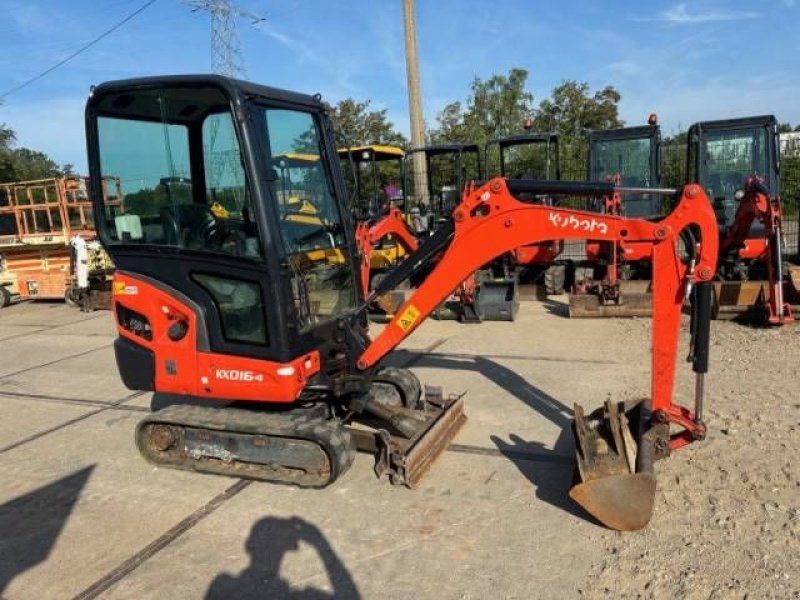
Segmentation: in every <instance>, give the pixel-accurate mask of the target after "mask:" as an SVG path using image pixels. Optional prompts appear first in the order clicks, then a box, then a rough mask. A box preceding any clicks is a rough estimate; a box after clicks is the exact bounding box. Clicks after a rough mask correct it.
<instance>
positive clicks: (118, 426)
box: [0, 411, 231, 600]
mask: <svg viewBox="0 0 800 600" xmlns="http://www.w3.org/2000/svg"><path fill="white" fill-rule="evenodd" d="M138 417H139V414H138V413H128V412H123V411H105V412H102V413H100V414H97V415H95V416H92V417H89V418H88V419H86V420H84V421H81V422H79V423H76V424H75V425H73V426H70V427H67V428H64V429H62V430H60V431H58V432H56V433H53V434H51V435H49V436H47V437H43V438H40V439H39V440H36V441H35V442H31V443H30V444H26V445H24V446H22V447H20V448H17V449H15V450H12V451H10V452H6V453H4V454H1V455H0V529H1V530H2V531H3V536H2V537H1V538H0V557H2V560H0V565H2V566H0V577H2V579H5V582H8V587H6V588H5V589H4V591H3V592H2V593H3V596H4V597H7V598H13V599H14V600H16V599H24V598H37V599H38V598H70V597H72V596H74V595H75V594H77V593H78V592H80V591H81V590H83V589H84V588H85V587H87V586H89V585H90V584H92V583H93V582H94V581H96V580H97V579H99V578H100V577H102V576H103V575H104V574H105V573H106V572H108V571H109V570H111V569H112V568H113V567H115V566H116V565H117V564H119V563H120V562H122V561H123V560H124V559H125V558H127V557H128V556H130V555H131V554H133V553H134V552H135V551H136V550H137V549H139V548H140V547H142V546H144V545H145V544H147V543H148V542H150V541H152V540H153V539H155V538H157V537H158V536H159V535H161V534H162V533H163V532H165V531H167V530H168V529H169V528H170V527H172V526H173V525H175V523H177V522H179V521H180V520H181V519H183V518H184V517H185V516H186V515H187V514H189V513H191V512H192V511H194V510H195V509H196V508H198V507H199V506H202V505H203V504H204V503H205V502H206V501H207V500H208V499H209V498H211V497H213V496H214V495H215V494H217V493H218V492H220V491H221V490H223V489H225V488H226V487H228V486H229V485H230V484H231V481H230V480H227V479H225V478H221V477H211V476H202V475H195V474H192V473H183V472H179V471H168V470H163V469H155V468H153V467H152V466H150V465H148V464H147V463H146V462H145V461H143V460H141V459H139V457H138V454H137V452H136V448H135V446H134V443H133V427H134V425H135V423H136V420H137V419H138ZM2 579H0V588H2V587H3V586H2V583H3V581H2Z"/></svg>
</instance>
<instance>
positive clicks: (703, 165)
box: [686, 115, 780, 237]
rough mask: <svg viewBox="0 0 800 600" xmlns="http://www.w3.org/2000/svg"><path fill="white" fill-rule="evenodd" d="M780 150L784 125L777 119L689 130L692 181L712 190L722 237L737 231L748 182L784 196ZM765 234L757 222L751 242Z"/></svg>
mask: <svg viewBox="0 0 800 600" xmlns="http://www.w3.org/2000/svg"><path fill="white" fill-rule="evenodd" d="M778 148H779V144H778V122H777V120H776V119H775V117H774V116H772V115H765V116H759V117H744V118H739V119H725V120H721V121H703V122H700V123H695V124H694V125H692V126H691V127H690V128H689V145H688V149H687V158H686V160H687V162H686V174H687V180H688V181H696V182H698V183H699V184H700V185H702V186H703V187H704V188H705V189H706V192H707V193H708V196H709V198H711V200H712V202H713V203H714V212H715V213H716V214H717V220H718V221H719V225H720V229H721V231H723V232H724V231H725V230H727V229H729V228H730V227H731V226H732V225H733V222H734V220H735V217H736V209H737V207H738V206H739V199H738V198H737V197H736V193H737V192H739V191H742V190H744V186H745V182H746V180H747V178H748V177H753V176H755V177H758V178H759V179H760V180H761V181H762V183H763V184H764V185H765V186H766V188H767V189H768V190H769V193H770V194H771V195H773V196H777V195H778V194H780V178H779V174H778V164H779V156H778ZM759 230H761V231H760V232H759ZM762 233H763V227H762V226H761V224H760V223H758V222H757V221H756V222H754V223H753V225H752V229H751V231H750V235H749V237H758V236H759V235H761V234H762Z"/></svg>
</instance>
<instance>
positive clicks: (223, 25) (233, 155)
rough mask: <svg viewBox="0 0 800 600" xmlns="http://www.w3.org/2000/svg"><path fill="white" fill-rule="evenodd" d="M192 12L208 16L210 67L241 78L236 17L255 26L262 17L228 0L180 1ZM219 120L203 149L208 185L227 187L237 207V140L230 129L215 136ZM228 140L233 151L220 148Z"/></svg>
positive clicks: (239, 192) (240, 198) (239, 183)
mask: <svg viewBox="0 0 800 600" xmlns="http://www.w3.org/2000/svg"><path fill="white" fill-rule="evenodd" d="M182 2H183V4H185V5H186V6H188V7H189V8H191V9H192V12H198V11H201V10H202V11H206V12H208V13H209V14H210V15H211V70H212V71H213V72H214V73H219V74H220V75H226V76H227V77H242V76H243V75H244V74H245V69H244V60H243V59H242V49H241V44H240V43H239V31H238V30H237V27H236V24H237V20H238V19H247V20H249V21H250V24H251V25H258V23H260V22H261V21H263V20H264V19H263V18H262V17H258V16H256V15H253V14H250V13H248V12H245V11H243V10H240V9H239V8H237V7H235V6H233V4H232V2H231V0H182ZM219 133H220V132H219V122H218V121H213V122H212V124H211V131H210V133H209V136H208V141H207V142H206V147H205V148H204V152H206V153H207V154H208V155H209V156H210V157H211V158H210V165H209V167H210V168H209V173H208V174H207V176H208V184H209V186H210V188H211V189H215V190H216V189H218V188H219V189H223V188H227V189H228V190H229V191H230V192H231V193H232V194H233V196H234V198H235V199H236V202H237V204H238V205H239V206H240V207H241V202H242V201H243V195H242V192H243V190H244V180H243V178H242V173H241V169H240V168H239V166H240V164H241V159H240V157H239V152H238V143H237V142H236V141H235V137H234V136H233V131H228V132H227V134H228V135H227V136H226V137H228V138H230V139H229V140H223V139H221V138H220V137H219ZM226 142H230V143H232V144H233V145H235V146H236V147H237V150H220V149H218V146H219V145H222V146H223V147H224V145H226Z"/></svg>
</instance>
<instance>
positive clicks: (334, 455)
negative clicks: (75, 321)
mask: <svg viewBox="0 0 800 600" xmlns="http://www.w3.org/2000/svg"><path fill="white" fill-rule="evenodd" d="M151 423H163V424H166V425H173V426H176V427H181V428H191V429H209V430H212V431H221V432H230V433H238V434H245V435H258V436H268V437H270V436H271V437H280V438H291V439H297V440H307V441H310V442H313V443H315V444H317V445H319V446H321V447H322V448H323V450H324V451H325V453H326V454H327V455H328V459H329V461H330V465H331V473H330V477H329V478H328V479H327V480H326V481H322V482H320V483H319V484H318V485H314V484H311V485H305V486H303V487H324V486H326V485H328V484H330V483H333V482H334V481H335V480H336V479H337V478H338V477H339V475H341V474H343V473H344V472H346V471H347V470H348V469H349V468H350V466H351V465H352V464H353V460H354V459H355V455H356V449H355V443H354V441H353V439H352V436H351V434H350V432H349V431H348V430H347V429H346V428H345V427H343V426H342V425H341V424H340V423H338V422H336V421H333V420H330V419H323V418H320V417H314V416H310V415H306V414H302V413H301V414H298V413H296V412H295V413H291V412H285V413H279V412H258V411H250V410H244V409H239V408H229V407H226V408H209V407H205V406H192V405H188V404H176V405H172V406H168V407H167V408H164V409H162V410H160V411H157V412H154V413H151V414H150V415H148V416H147V417H145V418H144V419H142V421H140V422H139V425H138V426H137V428H136V445H137V447H138V448H139V451H140V452H141V453H142V455H143V456H144V457H145V459H147V460H148V461H150V462H152V463H153V464H156V465H159V466H167V467H172V468H179V469H186V470H192V471H201V472H211V473H216V474H222V475H225V474H228V475H230V476H232V477H240V478H242V477H243V478H248V479H261V480H266V481H273V482H276V483H288V484H294V482H292V481H286V480H274V479H269V478H267V477H257V476H255V475H254V474H253V473H250V472H248V471H246V470H245V471H240V470H237V469H235V468H234V467H233V465H232V466H231V469H230V471H229V472H226V470H225V468H224V466H225V464H226V463H223V462H222V461H214V462H213V463H210V464H212V465H213V467H214V468H213V470H208V469H204V468H203V466H205V465H204V463H200V462H198V461H196V460H194V459H191V458H188V457H181V458H182V460H181V459H175V460H177V462H172V460H170V461H169V462H166V461H165V462H162V461H160V460H159V459H158V452H157V451H149V450H148V448H147V444H146V443H145V442H143V441H142V436H143V433H142V432H143V429H144V427H145V426H146V425H148V424H151Z"/></svg>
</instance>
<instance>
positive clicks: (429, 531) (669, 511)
mask: <svg viewBox="0 0 800 600" xmlns="http://www.w3.org/2000/svg"><path fill="white" fill-rule="evenodd" d="M376 329H377V328H376ZM649 330H650V323H649V320H647V319H633V320H625V319H605V320H601V319H594V320H593V319H589V320H582V321H578V320H570V319H567V318H565V317H564V307H563V304H560V303H559V302H548V303H547V304H542V303H538V302H526V303H524V304H523V307H522V309H521V312H520V317H519V319H518V320H517V322H515V323H513V324H512V323H484V324H482V325H478V326H465V325H460V324H458V323H454V322H436V321H428V322H426V323H425V324H424V325H423V326H422V327H421V328H420V329H419V330H418V331H417V332H415V334H414V335H413V336H412V337H411V338H409V340H408V342H407V343H406V344H405V345H404V346H403V348H402V349H400V350H399V351H398V352H397V353H396V354H395V355H394V357H393V359H392V360H393V361H394V362H396V363H397V364H404V365H408V366H410V367H411V368H412V369H413V370H414V371H415V372H416V373H417V374H418V376H419V377H420V378H421V379H422V380H423V381H424V382H426V383H432V384H438V385H442V386H444V387H445V389H446V390H447V391H452V392H467V396H466V400H467V409H466V410H467V414H468V416H469V421H468V423H467V425H466V426H465V428H464V429H463V430H462V432H461V433H460V434H459V436H458V437H457V438H456V440H455V443H454V444H453V446H452V447H451V448H450V450H449V451H448V452H447V453H445V454H444V455H443V456H442V457H441V458H440V459H439V461H437V463H436V465H434V467H433V469H432V470H431V472H430V474H429V475H428V476H427V477H426V478H425V480H424V481H423V482H422V484H421V485H420V487H419V488H418V489H417V490H413V491H411V490H405V489H402V488H395V487H392V486H389V485H388V484H386V483H385V482H377V481H376V480H375V477H374V475H373V473H372V462H371V459H370V457H368V456H366V455H360V456H359V457H358V458H357V459H356V462H355V464H354V466H353V467H352V468H351V470H350V471H349V472H348V473H347V474H345V476H344V477H342V478H341V479H340V480H339V481H337V482H336V483H335V484H334V485H332V486H330V487H328V488H326V489H324V490H316V491H314V490H299V489H296V488H291V487H287V486H274V485H269V484H264V483H249V482H244V483H243V482H239V481H236V480H231V479H226V478H221V477H215V476H209V475H200V474H196V473H190V472H180V471H173V470H169V469H159V468H155V467H152V466H151V465H148V464H147V463H145V462H144V461H143V460H142V459H141V458H140V457H139V456H138V454H137V452H136V449H135V446H134V444H133V439H132V438H133V435H132V434H133V428H134V427H135V424H136V422H137V421H138V420H139V419H140V418H141V416H142V415H143V414H144V413H146V412H147V411H148V410H149V409H148V407H149V403H150V397H149V395H148V394H136V393H132V392H131V391H130V390H126V389H125V388H124V386H122V384H121V383H120V381H119V378H118V376H117V374H116V367H115V364H114V356H113V350H112V347H111V344H112V342H113V339H114V331H113V323H112V322H111V318H110V315H109V313H102V312H98V313H92V314H88V315H87V314H83V313H79V312H77V311H75V310H74V309H69V308H67V307H64V306H63V305H55V304H38V305H37V304H29V305H23V306H15V307H12V308H10V309H3V310H2V311H0V407H2V410H3V413H2V414H3V418H2V419H0V596H1V597H2V598H4V599H6V600H21V599H27V598H36V599H38V598H80V599H82V600H89V599H92V598H137V599H138V598H161V597H164V595H170V596H173V597H179V598H212V599H213V598H253V599H255V598H258V599H261V598H381V599H383V598H398V599H399V598H419V599H431V600H433V599H437V600H438V599H440V598H455V599H459V600H467V599H482V598H520V599H528V598H557V599H558V598H598V599H610V598H656V599H661V598H698V599H700V598H702V599H706V598H737V599H738V598H751V599H753V598H800V581H799V580H798V573H800V539H798V536H799V535H800V466H798V464H797V462H796V457H797V456H798V451H800V394H798V391H797V385H798V382H800V377H798V375H800V361H798V354H799V352H798V351H800V328H798V326H794V325H792V326H786V327H783V328H781V329H759V328H752V327H748V326H743V325H739V324H735V323H730V322H715V323H713V325H712V344H713V345H712V349H711V350H712V352H711V371H710V373H709V374H708V376H707V380H706V387H707V392H708V396H707V404H706V416H707V422H708V426H709V435H708V438H707V439H706V440H705V441H703V442H700V443H696V444H692V445H691V446H690V447H688V448H686V449H683V450H681V451H680V452H677V453H675V454H674V456H673V457H671V458H670V459H667V460H664V461H661V462H659V463H657V465H656V472H657V475H658V493H657V500H656V512H655V515H654V517H653V520H652V521H651V523H650V524H649V525H648V527H647V528H645V529H644V530H642V531H640V532H635V533H624V534H623V533H616V532H611V531H608V530H606V529H603V528H602V527H600V526H599V525H598V524H597V523H595V522H594V521H593V520H592V519H591V518H590V517H589V516H588V515H586V514H585V513H584V512H583V511H582V510H580V509H579V508H578V507H577V506H576V505H574V504H573V503H572V502H571V501H570V500H569V498H568V497H567V489H568V486H569V482H570V480H571V477H572V460H573V459H572V453H573V444H572V439H571V434H570V432H569V423H570V418H571V407H572V405H573V403H575V402H580V403H582V404H584V406H585V407H586V408H587V409H591V408H594V407H596V406H598V405H600V404H601V403H602V402H603V400H604V399H605V398H606V397H609V396H610V397H612V398H616V399H619V400H625V399H637V398H641V397H643V396H645V395H647V393H648V391H649V368H650V354H649V352H648V349H649ZM687 338H688V332H687V323H685V322H684V323H683V331H682V336H681V349H680V356H681V357H683V356H685V354H686V344H687ZM679 369H680V373H679V377H678V384H677V387H676V398H677V399H678V400H679V401H680V402H682V403H684V404H690V403H691V398H692V393H693V376H692V374H691V371H690V369H689V367H688V365H686V364H685V363H683V362H682V363H681V364H680V365H679Z"/></svg>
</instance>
